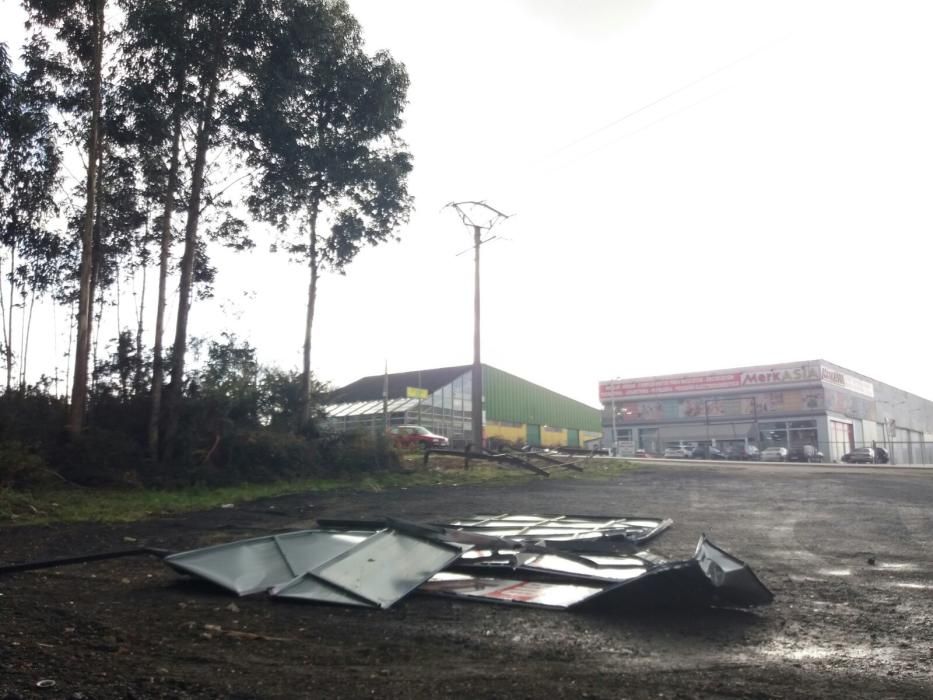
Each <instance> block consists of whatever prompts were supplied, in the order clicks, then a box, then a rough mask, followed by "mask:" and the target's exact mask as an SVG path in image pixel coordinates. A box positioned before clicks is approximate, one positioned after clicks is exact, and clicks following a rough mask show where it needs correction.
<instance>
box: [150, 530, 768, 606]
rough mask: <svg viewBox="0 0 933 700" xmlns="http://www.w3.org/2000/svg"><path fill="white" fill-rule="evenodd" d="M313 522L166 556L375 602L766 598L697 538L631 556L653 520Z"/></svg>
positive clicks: (739, 602) (234, 578)
mask: <svg viewBox="0 0 933 700" xmlns="http://www.w3.org/2000/svg"><path fill="white" fill-rule="evenodd" d="M318 522H319V525H322V529H319V530H303V531H299V532H292V533H287V534H283V535H273V536H269V537H260V538H254V539H249V540H242V541H238V542H231V543H228V544H222V545H215V546H212V547H206V548H203V549H196V550H192V551H189V552H182V553H179V554H174V555H170V556H168V557H166V558H165V562H166V563H167V564H168V565H169V566H171V567H173V568H174V569H176V570H178V571H181V572H183V573H187V574H191V575H194V576H198V577H201V578H203V579H205V580H208V581H211V582H213V583H215V584H218V585H221V586H223V587H225V588H227V589H228V590H230V591H231V592H233V593H236V594H237V595H250V594H255V593H259V592H266V593H267V594H268V595H270V596H273V597H277V598H287V599H294V600H303V601H309V602H317V603H330V604H340V605H351V606H364V607H377V608H388V607H390V606H391V605H393V604H394V603H395V602H397V601H398V600H401V599H402V598H404V597H405V596H407V595H408V594H409V593H411V592H413V591H418V592H422V593H429V594H435V595H445V596H454V597H461V598H464V599H468V600H475V601H482V602H490V603H509V604H514V605H530V606H535V607H544V608H553V609H564V610H572V609H584V608H590V609H592V608H598V609H611V608H616V607H618V608H624V607H627V606H632V605H643V604H646V603H654V604H661V605H672V606H676V605H726V606H740V607H744V606H749V605H764V604H767V603H770V602H771V600H772V599H773V595H772V593H771V592H770V591H769V590H768V589H767V588H766V587H765V586H764V584H762V583H761V581H760V580H759V579H758V578H757V576H755V574H754V573H753V572H752V571H751V569H750V568H749V567H748V566H747V565H746V564H745V563H744V562H742V561H741V560H739V559H736V558H735V557H733V556H732V555H730V554H728V553H727V552H725V551H724V550H722V549H720V548H719V547H717V546H716V545H714V544H713V543H712V542H710V541H709V539H708V538H707V537H706V536H705V535H704V536H702V537H701V538H700V541H699V543H698V545H697V549H696V552H695V553H694V556H693V557H691V558H690V559H686V560H681V561H670V560H668V559H666V558H664V557H661V556H659V555H657V554H655V553H652V552H650V551H648V550H647V549H642V550H640V551H638V547H639V546H640V545H642V544H644V543H646V542H648V541H649V540H651V539H653V538H655V537H657V536H658V535H659V534H661V533H662V532H663V531H664V530H666V529H667V528H668V527H670V525H671V521H670V520H668V519H663V518H642V517H608V516H585V515H583V516H581V515H521V514H518V515H516V514H500V515H478V516H473V517H470V518H464V519H455V520H451V521H450V522H449V523H447V524H442V525H437V524H432V525H422V524H418V523H409V522H406V521H400V520H394V519H391V518H385V519H379V520H360V521H353V520H319V521H318ZM594 543H596V544H598V545H599V546H598V547H594V546H593V545H594Z"/></svg>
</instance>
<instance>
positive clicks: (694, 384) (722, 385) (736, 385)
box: [599, 365, 820, 402]
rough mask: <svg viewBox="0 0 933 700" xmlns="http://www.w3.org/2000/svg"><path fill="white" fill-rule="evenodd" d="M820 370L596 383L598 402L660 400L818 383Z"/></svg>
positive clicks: (788, 369) (768, 370)
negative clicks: (694, 393)
mask: <svg viewBox="0 0 933 700" xmlns="http://www.w3.org/2000/svg"><path fill="white" fill-rule="evenodd" d="M819 381H820V368H819V367H817V366H816V365H801V366H799V367H778V368H773V367H762V368H760V369H751V370H746V371H744V372H717V373H716V374H696V375H686V376H680V377H650V378H647V379H621V380H610V381H605V382H600V383H599V398H600V400H601V401H603V402H605V401H610V400H612V399H620V398H628V397H631V396H639V397H641V396H663V395H664V394H683V393H687V392H700V391H719V390H722V389H740V388H743V387H759V386H773V385H775V384H803V383H814V384H815V383H819Z"/></svg>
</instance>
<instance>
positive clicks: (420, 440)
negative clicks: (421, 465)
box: [389, 425, 450, 449]
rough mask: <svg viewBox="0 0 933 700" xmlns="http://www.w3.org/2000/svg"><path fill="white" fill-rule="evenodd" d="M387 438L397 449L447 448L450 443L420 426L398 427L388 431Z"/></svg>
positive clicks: (441, 436)
mask: <svg viewBox="0 0 933 700" xmlns="http://www.w3.org/2000/svg"><path fill="white" fill-rule="evenodd" d="M389 437H390V438H392V441H393V442H394V443H395V444H396V446H397V447H420V448H422V449H427V448H428V447H447V446H448V445H449V444H450V441H449V440H448V439H447V438H445V437H444V436H443V435H435V434H434V433H432V432H431V431H430V430H428V429H427V428H425V427H424V426H421V425H398V426H396V427H394V428H392V429H391V430H389Z"/></svg>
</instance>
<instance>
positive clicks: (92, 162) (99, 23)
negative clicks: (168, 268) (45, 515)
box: [68, 0, 105, 437]
mask: <svg viewBox="0 0 933 700" xmlns="http://www.w3.org/2000/svg"><path fill="white" fill-rule="evenodd" d="M104 3H105V0H94V10H93V22H92V26H93V28H94V73H93V76H92V78H91V102H92V108H91V124H90V129H89V134H88V145H87V192H86V201H87V204H86V208H85V212H84V230H83V231H82V234H81V283H80V287H79V292H78V338H77V342H76V348H75V373H74V385H73V386H72V389H71V407H70V410H69V413H68V432H69V434H71V436H72V437H76V436H77V435H79V434H80V433H81V429H82V428H83V426H84V412H85V408H86V405H87V362H88V354H89V351H90V334H91V302H92V301H93V297H92V296H91V264H92V255H91V254H92V252H93V247H94V238H93V236H94V204H95V199H96V197H95V194H96V192H97V151H98V134H99V130H100V109H101V64H102V62H103V44H104Z"/></svg>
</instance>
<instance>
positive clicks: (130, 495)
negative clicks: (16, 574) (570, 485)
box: [0, 455, 634, 525]
mask: <svg viewBox="0 0 933 700" xmlns="http://www.w3.org/2000/svg"><path fill="white" fill-rule="evenodd" d="M420 460H421V458H420V457H419V456H416V455H411V456H409V455H403V456H402V464H403V465H411V468H412V469H413V470H412V471H396V472H382V473H378V472H377V473H372V474H367V475H366V476H364V477H362V478H360V477H354V476H352V475H343V476H338V477H333V478H306V479H296V480H291V481H276V482H272V483H267V484H242V485H238V486H225V487H216V488H209V487H204V486H200V487H191V488H180V489H125V488H124V489H113V488H110V489H86V488H75V487H70V488H62V487H50V488H43V489H36V490H34V491H14V490H12V489H0V524H5V525H10V524H21V525H24V524H30V525H41V524H54V523H74V522H88V521H92V522H131V521H134V520H141V519H144V518H148V517H157V516H160V515H167V514H170V513H180V512H185V511H196V510H207V509H211V508H220V507H222V506H224V505H226V504H233V505H234V507H237V506H239V505H241V504H244V503H248V502H249V501H255V500H257V499H261V498H269V497H273V496H282V495H287V494H295V493H320V492H326V491H335V490H356V491H382V490H387V489H399V488H413V487H419V486H463V485H471V484H472V485H475V484H509V483H516V482H527V481H533V480H536V479H541V478H542V477H540V476H536V475H534V474H531V473H529V472H525V471H522V470H520V469H513V468H502V467H497V466H492V465H482V464H478V463H477V464H475V465H474V466H471V467H470V469H469V470H464V469H463V467H462V460H460V459H459V458H446V459H443V458H438V457H433V458H432V462H435V463H436V464H437V466H431V467H429V468H427V469H425V468H421V466H420ZM633 467H634V465H632V464H631V463H629V462H625V461H621V460H599V461H596V462H592V463H590V465H588V466H587V467H586V472H585V473H580V472H575V471H570V470H566V471H564V470H562V471H558V472H554V473H553V474H551V476H550V477H549V478H551V479H598V478H613V477H617V476H618V475H620V474H622V473H624V472H625V471H627V470H629V469H632V468H633Z"/></svg>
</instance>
